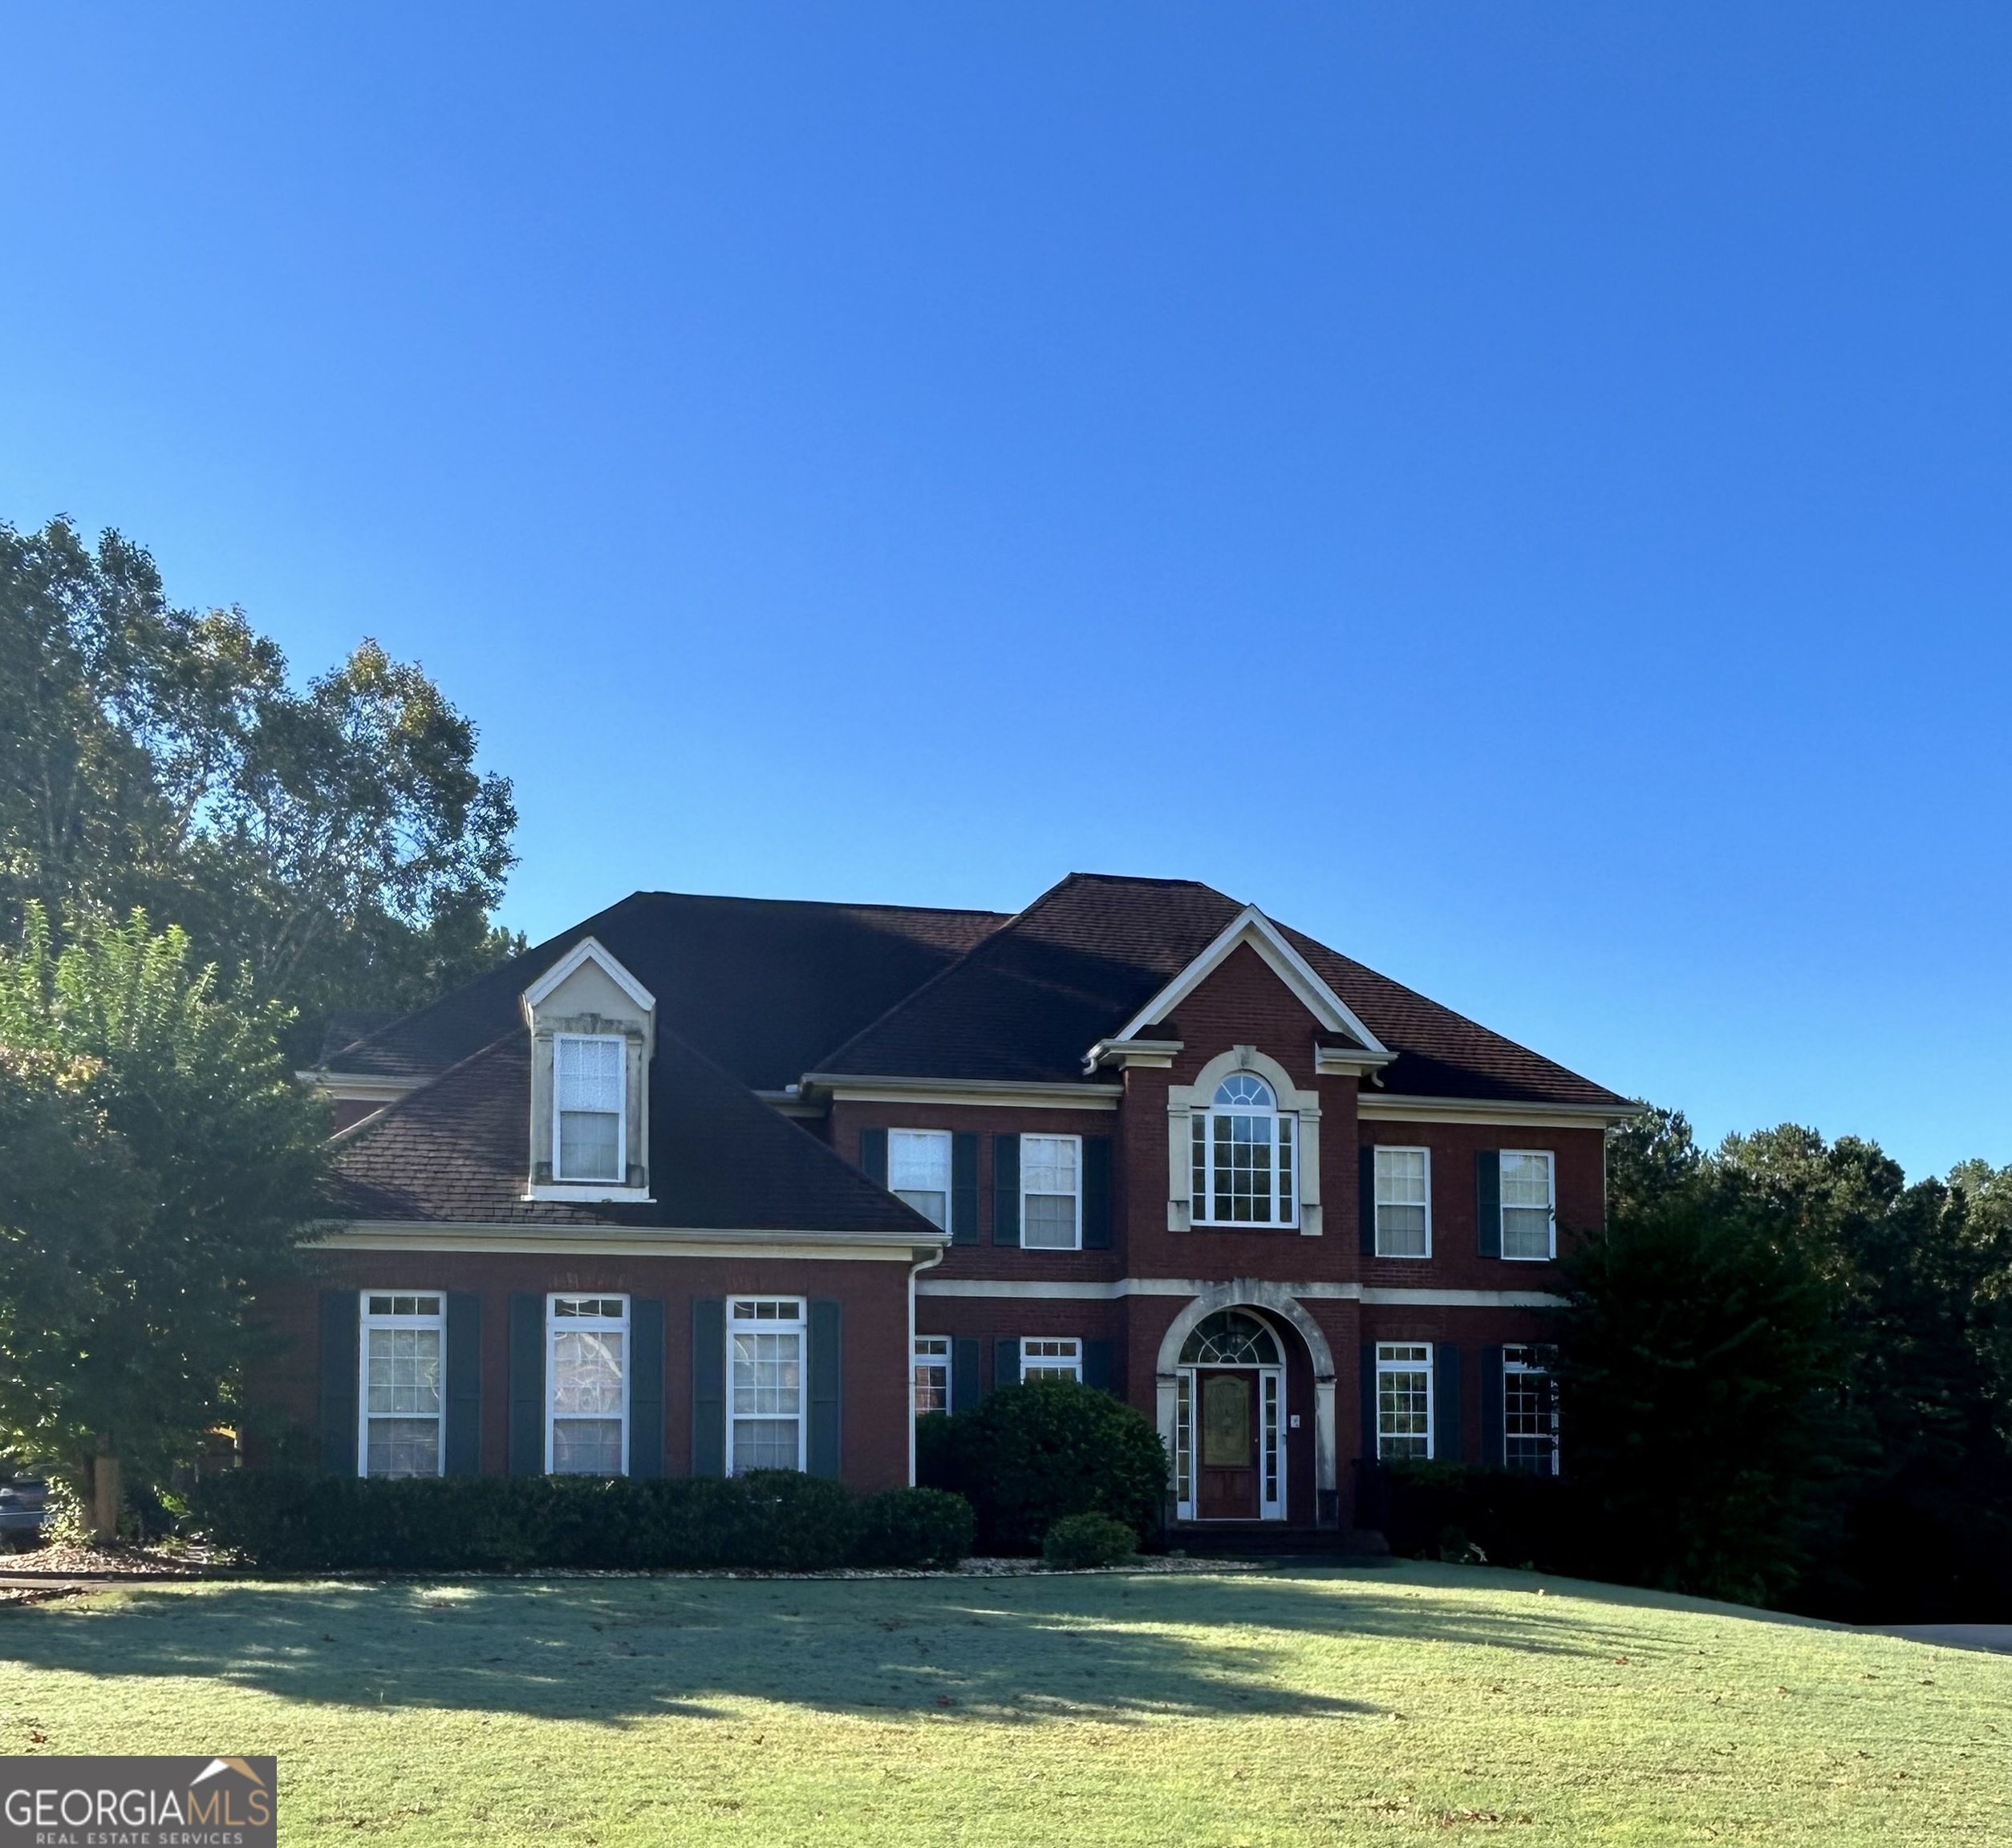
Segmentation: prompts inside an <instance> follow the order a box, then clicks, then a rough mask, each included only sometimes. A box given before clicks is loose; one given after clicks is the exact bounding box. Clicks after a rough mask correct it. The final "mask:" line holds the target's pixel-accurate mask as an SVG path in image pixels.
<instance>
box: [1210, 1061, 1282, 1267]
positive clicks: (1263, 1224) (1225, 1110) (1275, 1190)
mask: <svg viewBox="0 0 2012 1848" xmlns="http://www.w3.org/2000/svg"><path fill="white" fill-rule="evenodd" d="M1239 1075H1242V1074H1239V1073H1237V1072H1231V1073H1230V1074H1228V1076H1227V1077H1225V1078H1223V1079H1219V1080H1217V1081H1216V1084H1215V1086H1213V1087H1212V1088H1211V1091H1210V1093H1209V1096H1208V1100H1207V1101H1206V1102H1203V1103H1198V1104H1191V1106H1190V1107H1189V1111H1188V1117H1189V1123H1188V1137H1189V1146H1188V1163H1189V1166H1190V1169H1191V1170H1192V1168H1193V1165H1194V1160H1195V1155H1194V1135H1195V1121H1196V1120H1197V1119H1199V1121H1200V1123H1201V1128H1202V1148H1203V1173H1204V1176H1205V1177H1206V1178H1207V1181H1208V1185H1207V1187H1206V1188H1205V1189H1203V1195H1202V1198H1201V1199H1200V1200H1199V1202H1195V1201H1192V1200H1191V1208H1190V1214H1189V1218H1190V1222H1191V1224H1194V1225H1196V1226H1223V1227H1227V1229H1228V1230H1231V1231H1232V1232H1266V1231H1280V1232H1291V1231H1295V1230H1297V1229H1298V1227H1299V1223H1300V1161H1301V1160H1302V1159H1303V1158H1304V1153H1305V1151H1304V1136H1303V1133H1302V1129H1301V1125H1300V1112H1298V1111H1296V1110H1288V1109H1286V1108H1284V1106H1283V1105H1282V1104H1280V1102H1279V1096H1280V1092H1279V1088H1278V1086H1277V1085H1276V1084H1274V1083H1273V1082H1272V1080H1271V1079H1270V1078H1269V1077H1268V1076H1266V1075H1265V1074H1264V1072H1249V1073H1248V1074H1247V1076H1250V1077H1252V1078H1255V1080H1257V1081H1258V1082H1259V1083H1260V1084H1262V1085H1263V1086H1264V1088H1265V1089H1266V1090H1268V1091H1269V1092H1271V1093H1272V1108H1271V1109H1270V1110H1269V1111H1264V1110H1260V1109H1254V1108H1251V1106H1249V1105H1247V1104H1239V1105H1223V1106H1218V1105H1217V1104H1216V1102H1215V1092H1216V1091H1217V1090H1219V1089H1220V1088H1222V1086H1223V1084H1227V1082H1228V1079H1229V1078H1231V1077H1236V1076H1239ZM1217 1116H1269V1117H1270V1118H1271V1121H1272V1125H1273V1127H1272V1208H1273V1210H1274V1211H1279V1210H1280V1209H1281V1208H1282V1209H1283V1211H1282V1212H1280V1217H1279V1218H1276V1219H1213V1218H1210V1217H1209V1206H1210V1203H1211V1202H1213V1201H1214V1199H1215V1129H1214V1128H1213V1126H1212V1120H1213V1119H1214V1118H1215V1117H1217ZM1288 1117H1289V1118H1290V1119H1291V1120H1292V1182H1291V1184H1290V1185H1286V1186H1283V1187H1282V1185H1281V1181H1280V1174H1279V1141H1280V1137H1279V1131H1278V1128H1277V1125H1278V1124H1279V1123H1280V1121H1282V1120H1284V1119H1286V1118H1288ZM1190 1185H1191V1187H1192V1182H1191V1183H1190ZM1281 1193H1283V1194H1284V1198H1281V1197H1280V1196H1281Z"/></svg>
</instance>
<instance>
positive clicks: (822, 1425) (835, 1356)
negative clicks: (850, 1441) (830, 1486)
mask: <svg viewBox="0 0 2012 1848" xmlns="http://www.w3.org/2000/svg"><path fill="white" fill-rule="evenodd" d="M844 1331H845V1309H844V1306H843V1305H842V1304H841V1303H830V1302H825V1303H812V1304H811V1305H810V1324H809V1327H808V1328H807V1329H805V1332H804V1345H805V1347H806V1348H807V1349H808V1350H809V1352H807V1353H806V1354H805V1356H804V1361H805V1365H804V1373H805V1383H806V1384H807V1385H808V1386H809V1392H808V1393H807V1394H806V1395H805V1397H806V1399H807V1400H808V1403H807V1404H805V1407H804V1411H805V1416H807V1417H808V1418H809V1421H810V1422H809V1429H808V1430H806V1431H805V1433H804V1467H805V1470H806V1471H807V1472H808V1473H809V1474H811V1475H813V1476H828V1477H833V1478H834V1479H835V1478H836V1477H837V1476H838V1469H839V1461H840V1446H839V1416H838V1415H839V1395H840V1392H841V1390H842V1387H843V1384H844V1381H845V1355H844Z"/></svg>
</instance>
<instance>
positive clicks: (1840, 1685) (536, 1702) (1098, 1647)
mask: <svg viewBox="0 0 2012 1848" xmlns="http://www.w3.org/2000/svg"><path fill="white" fill-rule="evenodd" d="M1539 1587H1542V1590H1541V1591H1540V1589H1539ZM2008 1741H2012V1658H2005V1657H1997V1656H1990V1655H1978V1654H1973V1653H1968V1652H1965V1651H1957V1650H1953V1649H1941V1648H1934V1647H1928V1646H1926V1645H1924V1644H1921V1643H1907V1642H1901V1641H1897V1640H1894V1639H1888V1638H1884V1637H1878V1636H1868V1635H1857V1634H1854V1633H1852V1632H1850V1631H1840V1630H1833V1629H1828V1628H1824V1627H1819V1626H1815V1625H1811V1624H1803V1623H1795V1622H1792V1621H1789V1620H1786V1619H1770V1618H1767V1617H1763V1616H1759V1615H1752V1614H1749V1613H1745V1612H1741V1611H1735V1610H1733V1609H1730V1608H1729V1607H1723V1606H1718V1605H1708V1604H1702V1603H1694V1602H1690V1601H1687V1600H1683V1599H1669V1598H1660V1597H1657V1596H1654V1595H1650V1594H1647V1593H1633V1592H1626V1591H1616V1590H1613V1589H1612V1588H1609V1587H1592V1586H1587V1585H1581V1584H1576V1583H1572V1582H1569V1581H1564V1580H1556V1579H1553V1580H1540V1579H1538V1578H1534V1577H1532V1576H1531V1575H1528V1574H1521V1573H1511V1572H1497V1571H1491V1570H1468V1569H1465V1568H1460V1567H1454V1566H1418V1565H1402V1566H1393V1567H1390V1568H1389V1569H1386V1570H1374V1571H1361V1572H1349V1571H1339V1570H1334V1571H1328V1570H1286V1571H1279V1572H1268V1573H1264V1574H1255V1575H1252V1576H1249V1577H1237V1576H1235V1575H1231V1574H1223V1575H1220V1576H1216V1575H1211V1576H1207V1577H1201V1576H1197V1577H1191V1578H1150V1577H1144V1576H1138V1577H1133V1576H1126V1577H1088V1578H1073V1577H1065V1578H1020V1579H963V1580H957V1579H940V1578H933V1579H919V1580H905V1581H903V1580H894V1581H890V1580H877V1581H866V1582H853V1583H843V1582H830V1581H824V1582H805V1581H797V1582H786V1581H776V1580H769V1581H739V1582H736V1581H728V1580H720V1579H658V1580H654V1581H653V1580H647V1579H570V1580H519V1581H505V1582H495V1581H462V1582H447V1583H432V1584H424V1585H420V1584H404V1583H396V1584H379V1585H363V1584H355V1583H344V1584H334V1583H320V1584H312V1585H283V1586H282V1585H249V1584H235V1585H207V1586H175V1587H164V1588H155V1589H136V1590H125V1591H115V1592H108V1593H103V1594H99V1595H93V1596H91V1597H90V1598H87V1599H80V1600H76V1601H72V1602H69V1603H56V1604H48V1605H43V1606H39V1607H31V1608H22V1609H14V1610H11V1611H6V1612H4V1613H0V1750H4V1751H6V1752H9V1753H19V1752H26V1751H36V1752H66V1753H67V1752H90V1751H104V1750H122V1751H129V1752H143V1751H163V1752H165V1751H174V1752H219V1753H252V1752H276V1753H278V1754H279V1760H280V1777H281V1789H282V1812H281V1814H282V1825H281V1826H282V1840H283V1841H290V1842H333V1841H338V1840H340V1841H354V1840H355V1838H356V1836H357V1834H358V1833H359V1831H360V1832H363V1833H366V1834H377V1835H396V1836H399V1837H400V1838H402V1839H404V1840H405V1841H408V1842H413V1843H420V1842H427V1843H431V1842H477V1841H479V1842H489V1841H493V1840H498V1839H508V1838H523V1837H525V1835H526V1834H534V1835H542V1834H550V1835H552V1836H555V1837H558V1838H561V1839H563V1840H566V1841H568V1842H620V1843H631V1842H705V1843H708V1844H728V1843H740V1842H747V1843H756V1844H761V1848H778V1845H782V1844H793V1843H800V1842H801V1843H812V1842H815V1843H826V1842H870V1843H874V1844H875V1845H876V1848H888V1845H891V1844H896V1843H911V1842H912V1843H916V1844H929V1845H931V1848H939V1845H943V1848H949V1845H959V1844H967V1843H972V1844H975V1843H988V1844H989V1843H1000V1844H1012V1845H1014V1848H1021V1845H1027V1848H1032V1845H1036V1844H1040V1845H1043V1848H1045V1845H1047V1844H1056V1845H1057V1848H1084V1845H1087V1844H1092V1843H1099V1842H1150V1843H1154V1844H1160V1843H1174V1844H1188V1843H1195V1844H1223V1845H1224V1848H1227V1845H1229V1844H1234V1843H1239V1842H1242V1843H1250V1844H1252V1845H1256V1844H1270V1843H1299V1842H1336V1841H1350V1842H1353V1841H1358V1840H1360V1841H1376V1842H1382V1841H1403V1840H1407V1839H1426V1840H1431V1841H1435V1842H1438V1841H1445V1840H1447V1839H1450V1838H1458V1839H1466V1838H1472V1837H1475V1836H1481V1835H1489V1836H1495V1835H1499V1836H1501V1837H1503V1838H1506V1839H1509V1840H1513V1841H1516V1842H1526V1843H1531V1844H1535V1843H1540V1842H1557V1843H1564V1844H1573V1845H1577V1844H1583V1843H1596V1842H1709V1841H1714V1840H1718V1841H1726V1840H1734V1841H1742V1842H1797V1843H1801V1842H1808V1843H1812V1844H1815V1843H1821V1844H1823V1848H1853V1845H1856V1844H1861V1843H1863V1844H1873V1843H1877V1844H1879V1845H1880V1848H1892V1845H1895V1844H1900V1843H1906V1842H1937V1843H1943V1842H1979V1843H1983V1842H1994V1843H2004V1842H2008V1841H2012V1749H2009V1748H2008Z"/></svg>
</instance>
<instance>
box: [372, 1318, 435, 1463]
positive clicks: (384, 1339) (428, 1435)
mask: <svg viewBox="0 0 2012 1848" xmlns="http://www.w3.org/2000/svg"><path fill="white" fill-rule="evenodd" d="M445 1301H446V1299H445V1298H444V1297H443V1296H441V1295H440V1293H439V1292H438V1291H430V1290H429V1291H417V1292H412V1293H408V1292H406V1291H397V1292H392V1291H378V1290H366V1291H363V1315H362V1325H363V1340H362V1342H361V1343H360V1344H359V1345H360V1346H361V1348H362V1356H361V1359H362V1364H363V1378H362V1379H361V1380H360V1381H359V1385H360V1386H361V1387H362V1388H363V1390H362V1391H361V1392H359V1394H358V1400H359V1404H361V1406H362V1408H363V1416H362V1417H361V1418H360V1419H359V1420H358V1424H359V1429H358V1432H357V1434H356V1436H357V1452H358V1455H357V1462H358V1466H359V1474H362V1475H365V1476H437V1475H439V1474H440V1460H441V1457H442V1454H443V1452H444V1445H443V1443H442V1441H441V1433H440V1419H441V1416H442V1412H443V1399H444V1394H443V1392H442V1380H443V1378H444V1365H445V1356H446V1352H447V1318H446V1316H445V1315H444V1314H442V1312H441V1311H442V1310H443V1308H444V1305H445Z"/></svg>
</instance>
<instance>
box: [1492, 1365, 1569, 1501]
mask: <svg viewBox="0 0 2012 1848" xmlns="http://www.w3.org/2000/svg"><path fill="white" fill-rule="evenodd" d="M1545 1346H1546V1343H1543V1342H1538V1341H1512V1342H1509V1343H1505V1344H1504V1346H1503V1354H1502V1376H1503V1393H1502V1461H1503V1467H1504V1468H1505V1469H1506V1468H1507V1467H1508V1462H1509V1389H1508V1388H1509V1380H1510V1376H1511V1375H1525V1376H1527V1375H1531V1374H1535V1376H1537V1377H1538V1378H1539V1379H1542V1380H1551V1381H1552V1391H1553V1392H1554V1394H1555V1393H1556V1390H1557V1388H1556V1380H1557V1370H1556V1368H1552V1367H1547V1366H1545V1365H1543V1364H1542V1363H1541V1362H1539V1361H1535V1360H1511V1359H1510V1358H1509V1356H1511V1354H1537V1353H1540V1352H1543V1350H1544V1348H1545ZM1490 1441H1491V1442H1492V1441H1493V1440H1492V1439H1491V1440H1490ZM1535 1473H1536V1474H1538V1475H1540V1476H1541V1475H1545V1474H1549V1475H1552V1476H1556V1475H1559V1474H1560V1473H1561V1467H1560V1455H1559V1445H1558V1402H1557V1400H1556V1397H1554V1398H1553V1399H1552V1405H1551V1468H1550V1469H1549V1470H1548V1471H1545V1470H1541V1469H1540V1470H1538V1471H1536V1472H1535Z"/></svg>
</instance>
